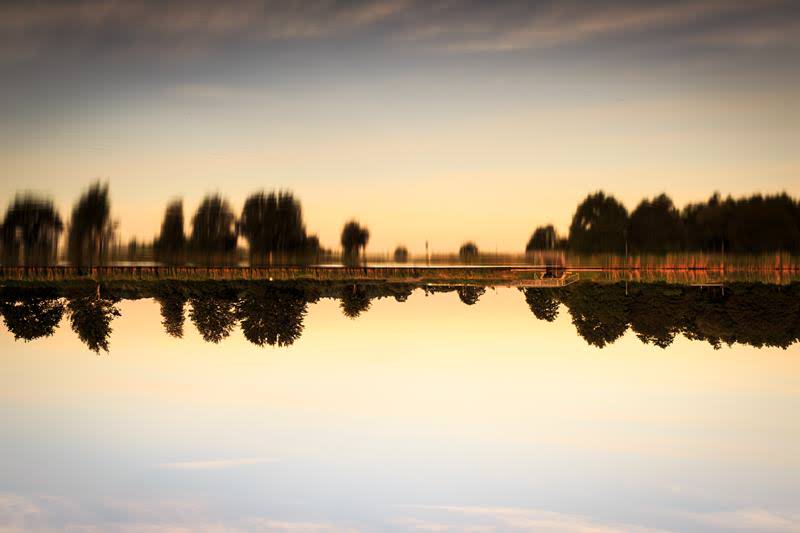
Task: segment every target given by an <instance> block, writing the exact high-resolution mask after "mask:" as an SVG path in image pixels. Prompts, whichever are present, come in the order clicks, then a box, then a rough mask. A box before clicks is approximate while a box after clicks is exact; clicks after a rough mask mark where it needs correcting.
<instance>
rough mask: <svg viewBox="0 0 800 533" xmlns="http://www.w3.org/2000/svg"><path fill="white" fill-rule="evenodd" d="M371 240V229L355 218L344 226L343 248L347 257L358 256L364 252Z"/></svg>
mask: <svg viewBox="0 0 800 533" xmlns="http://www.w3.org/2000/svg"><path fill="white" fill-rule="evenodd" d="M368 242H369V230H368V229H367V228H365V227H362V226H361V224H359V223H358V222H356V221H355V220H351V221H349V222H347V223H346V224H345V225H344V228H342V248H343V250H344V255H345V257H349V258H358V255H359V252H360V253H362V254H363V253H364V251H365V249H366V247H367V243H368Z"/></svg>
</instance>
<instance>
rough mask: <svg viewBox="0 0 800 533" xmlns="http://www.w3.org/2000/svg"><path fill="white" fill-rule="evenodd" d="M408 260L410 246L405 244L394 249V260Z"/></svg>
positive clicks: (402, 261)
mask: <svg viewBox="0 0 800 533" xmlns="http://www.w3.org/2000/svg"><path fill="white" fill-rule="evenodd" d="M407 261H408V248H406V247H405V246H398V247H397V248H395V249H394V262H395V263H405V262H407Z"/></svg>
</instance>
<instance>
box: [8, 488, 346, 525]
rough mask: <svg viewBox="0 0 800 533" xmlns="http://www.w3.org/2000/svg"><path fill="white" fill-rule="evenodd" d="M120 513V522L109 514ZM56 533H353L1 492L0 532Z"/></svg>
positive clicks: (183, 508) (201, 510)
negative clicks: (122, 517)
mask: <svg viewBox="0 0 800 533" xmlns="http://www.w3.org/2000/svg"><path fill="white" fill-rule="evenodd" d="M121 514H122V515H124V516H125V520H124V521H115V520H109V519H108V517H109V516H120V515H121ZM30 531H36V532H37V533H55V532H58V531H71V532H76V533H78V532H81V533H101V532H102V533H190V532H194V531H203V532H207V533H245V532H257V533H260V532H265V533H266V532H275V531H289V532H292V533H355V532H356V531H357V530H355V529H353V528H349V527H343V526H339V525H337V524H334V523H329V522H323V521H315V522H308V521H293V520H279V519H275V518H272V517H269V516H253V517H242V518H240V519H230V518H229V519H222V518H217V517H215V516H211V515H210V513H209V510H208V509H206V508H205V507H204V506H202V505H200V504H199V503H197V502H194V503H192V502H185V501H173V500H158V501H153V500H141V501H138V500H117V499H111V500H101V501H93V502H85V501H84V502H79V501H77V500H70V499H66V498H59V497H53V496H42V495H40V496H24V495H20V494H14V493H0V532H2V533H17V532H30Z"/></svg>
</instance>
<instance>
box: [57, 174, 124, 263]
mask: <svg viewBox="0 0 800 533" xmlns="http://www.w3.org/2000/svg"><path fill="white" fill-rule="evenodd" d="M114 229H115V228H114V224H113V223H112V221H111V203H110V201H109V199H108V184H105V185H101V184H100V183H95V184H94V185H91V186H90V187H89V190H87V191H86V193H84V195H83V196H81V198H80V199H79V200H78V203H77V204H76V205H75V207H74V208H73V209H72V218H71V219H70V224H69V232H68V237H67V255H68V257H69V260H70V262H71V263H72V264H74V265H80V266H83V265H92V264H95V263H97V262H101V261H103V260H104V259H105V258H106V256H107V253H108V251H109V244H110V242H111V240H112V238H113V235H114Z"/></svg>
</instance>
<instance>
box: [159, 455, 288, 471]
mask: <svg viewBox="0 0 800 533" xmlns="http://www.w3.org/2000/svg"><path fill="white" fill-rule="evenodd" d="M272 461H273V459H270V458H268V457H240V458H236V459H211V460H204V461H181V462H175V463H162V464H160V465H159V467H160V468H166V469H169V470H220V469H223V468H234V467H237V466H248V465H257V464H263V463H270V462H272Z"/></svg>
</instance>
